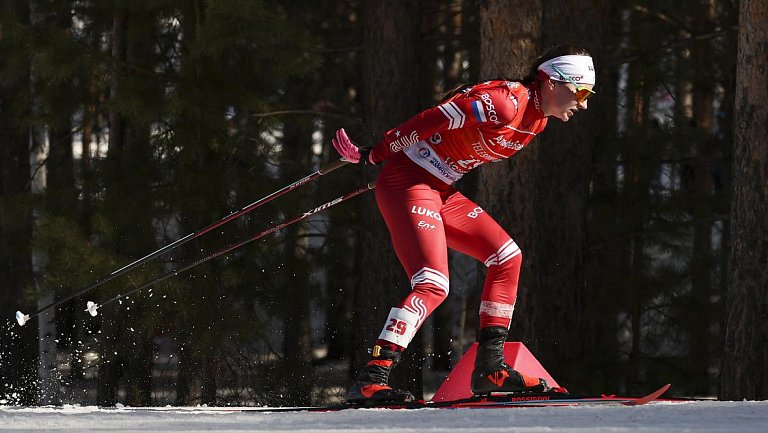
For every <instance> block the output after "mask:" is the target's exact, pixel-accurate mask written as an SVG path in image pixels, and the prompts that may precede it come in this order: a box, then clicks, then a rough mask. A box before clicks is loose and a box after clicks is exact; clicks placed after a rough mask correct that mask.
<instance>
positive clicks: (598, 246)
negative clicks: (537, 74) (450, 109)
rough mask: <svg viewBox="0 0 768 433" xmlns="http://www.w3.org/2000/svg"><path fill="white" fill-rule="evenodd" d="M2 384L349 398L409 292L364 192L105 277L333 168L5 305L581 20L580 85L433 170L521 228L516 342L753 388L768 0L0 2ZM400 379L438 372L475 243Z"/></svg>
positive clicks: (336, 185)
mask: <svg viewBox="0 0 768 433" xmlns="http://www.w3.org/2000/svg"><path fill="white" fill-rule="evenodd" d="M0 4H1V5H2V6H0V152H2V153H1V154H0V281H1V282H2V283H1V284H2V287H0V307H2V308H0V312H2V314H5V315H6V317H7V318H8V321H7V324H6V325H5V326H4V327H3V328H2V331H0V347H2V349H1V350H2V352H0V386H2V390H1V391H0V403H2V404H61V403H79V404H99V405H104V406H112V405H115V404H116V403H122V404H128V405H133V406H139V405H165V404H178V405H189V404H209V405H214V404H217V405H224V404H240V405H243V404H270V405H304V404H311V403H324V402H329V401H334V399H338V398H339V397H340V396H342V395H343V392H344V388H345V387H346V386H348V385H349V383H350V382H351V380H352V377H354V374H355V371H356V370H357V368H358V367H359V366H360V365H361V362H363V360H364V359H365V357H366V350H367V349H368V348H369V347H370V345H371V344H372V341H373V339H374V338H375V336H376V335H378V332H379V330H380V326H381V324H382V323H383V321H384V318H385V317H386V315H387V313H388V311H389V308H390V307H391V306H392V305H393V304H394V303H396V302H397V301H398V300H399V299H401V298H402V297H403V296H404V294H405V293H406V291H407V290H409V289H410V287H409V283H408V280H407V278H406V276H405V274H404V272H403V271H402V269H401V268H400V266H399V264H398V263H397V261H396V258H395V255H394V253H393V251H392V248H391V246H390V244H389V241H388V234H387V232H386V229H385V227H384V225H383V221H382V220H381V218H380V216H379V215H378V211H377V210H376V207H375V203H374V200H373V194H371V193H369V194H366V195H364V196H361V197H357V198H355V199H352V200H350V201H348V202H344V203H343V204H340V205H338V206H336V207H334V208H331V209H329V210H327V211H326V212H323V213H320V214H318V215H315V216H313V217H311V218H309V219H308V220H307V221H304V222H302V223H300V224H295V225H293V226H291V227H290V228H289V229H286V230H283V231H281V232H280V233H279V234H276V235H273V236H270V237H268V238H265V239H263V240H260V241H258V242H256V243H253V244H251V245H248V246H246V247H244V248H242V249H241V250H238V251H237V252H236V253H234V254H230V255H228V257H227V258H219V259H215V260H211V261H209V262H207V263H205V264H203V265H200V266H198V267H195V268H194V269H193V270H191V271H190V272H187V273H184V274H182V275H179V276H176V277H173V278H169V279H167V280H165V281H163V282H162V283H158V284H157V285H154V286H153V287H151V288H150V289H148V290H143V291H140V292H138V293H136V294H133V295H131V296H129V297H128V298H125V299H121V300H120V301H119V302H113V303H110V304H108V305H105V306H104V307H102V308H100V309H99V315H98V316H96V317H91V316H90V315H88V314H87V313H86V312H84V310H85V303H86V301H88V300H92V301H94V302H97V303H99V302H103V301H104V300H108V299H111V298H113V297H115V296H116V295H118V294H120V293H122V292H125V291H127V290H130V289H131V288H132V287H135V286H137V285H140V284H141V283H142V282H144V281H147V280H151V279H152V278H154V277H156V276H158V275H160V274H163V273H165V272H168V271H172V270H174V269H177V268H179V267H181V266H183V265H184V264H186V263H189V262H190V261H194V260H196V259H197V258H199V257H201V256H204V255H205V254H208V253H210V252H212V251H216V250H217V249H218V248H221V247H222V246H224V245H227V244H230V243H232V242H235V241H238V240H241V239H244V238H246V237H247V236H249V235H252V234H253V233H256V232H259V231H261V230H264V229H266V228H268V227H270V226H272V225H275V224H278V223H280V222H281V221H283V220H284V219H286V218H288V217H290V216H292V215H295V214H301V213H303V212H305V211H307V210H309V209H313V208H314V207H315V206H318V205H320V204H322V203H324V202H326V201H328V200H330V199H333V198H334V197H337V196H339V195H341V194H343V193H346V192H348V191H350V190H351V189H354V188H357V187H359V186H362V185H365V183H367V182H368V181H370V180H373V179H374V178H375V176H376V173H377V171H378V170H379V168H378V167H354V166H348V167H345V168H343V169H340V170H338V171H335V172H333V173H331V174H329V175H328V176H324V177H323V178H322V179H320V180H318V181H315V182H312V183H311V184H309V185H306V186H304V187H302V188H301V189H299V190H297V191H295V192H292V193H291V194H289V195H286V196H285V197H281V198H279V199H278V200H275V201H273V202H270V203H268V204H267V205H265V206H262V207H260V208H259V209H258V210H256V211H254V212H251V213H249V214H248V215H247V216H245V217H242V218H239V219H237V221H236V222H233V223H229V224H227V225H224V226H222V227H221V228H220V229H217V230H215V231H213V232H211V233H208V234H206V235H205V236H201V237H200V238H199V239H195V240H194V241H193V242H191V243H189V244H186V245H185V246H184V247H183V248H178V249H176V250H174V251H173V252H171V253H169V254H166V255H163V256H162V257H161V258H160V259H157V260H154V261H151V262H150V263H148V264H147V265H146V266H142V267H140V268H139V269H136V270H134V271H132V272H130V273H128V274H127V275H125V276H122V277H120V278H116V279H115V280H114V281H111V282H109V283H107V284H105V285H103V286H101V287H99V288H97V289H95V290H92V291H90V292H88V293H86V294H83V295H82V296H78V297H75V299H73V300H72V301H68V302H65V303H63V304H62V305H60V306H58V307H57V308H55V309H50V310H48V311H46V312H45V313H44V314H41V315H40V316H38V317H35V318H33V319H32V320H31V321H30V322H29V323H28V324H27V325H26V326H25V327H23V328H19V327H18V325H16V323H15V321H14V320H13V319H12V316H13V313H14V311H16V310H22V311H25V312H30V311H32V312H33V311H35V310H37V309H39V308H42V307H45V306H46V305H49V304H51V303H52V302H55V301H56V300H57V299H63V298H64V297H66V296H69V295H71V294H72V293H76V292H77V291H78V290H79V289H81V288H83V287H85V286H86V285H88V284H90V283H92V282H94V281H96V280H97V279H98V278H100V277H102V276H105V275H109V274H110V272H112V271H114V270H116V269H118V268H120V267H121V266H123V265H125V264H127V263H130V262H131V261H133V260H134V259H136V258H139V257H142V256H144V255H146V254H147V253H149V252H152V251H155V250H157V249H158V248H160V247H162V246H163V245H167V244H169V243H170V242H173V241H176V240H178V239H179V238H181V237H182V236H184V235H186V234H189V233H193V232H194V231H195V230H198V229H200V228H201V227H204V226H206V225H207V224H209V223H211V222H213V221H216V220H217V219H219V218H221V217H223V216H226V215H228V214H229V213H230V212H232V211H233V210H236V209H239V208H241V207H242V206H244V205H246V204H248V203H251V202H253V201H254V200H256V199H258V198H260V197H264V196H266V195H267V194H269V193H271V192H273V191H275V190H278V189H279V188H281V187H283V186H285V185H288V184H290V183H291V182H294V181H296V180H298V179H300V178H302V177H303V176H305V175H307V174H309V173H311V172H313V171H315V170H317V169H318V168H319V167H321V166H323V165H324V164H327V163H328V162H329V161H333V160H335V159H336V158H337V155H336V154H335V153H334V151H333V149H332V147H331V146H330V139H329V137H330V136H332V134H333V132H334V131H335V130H336V129H337V128H339V127H344V128H346V129H347V131H348V132H349V133H350V135H351V136H352V137H353V139H354V140H356V141H357V142H358V143H359V144H361V145H371V144H375V143H376V142H377V141H378V137H380V135H381V134H382V133H383V132H384V131H386V130H388V129H389V128H392V127H394V126H396V125H398V124H399V123H401V122H403V121H404V120H406V119H407V118H408V117H410V116H411V115H413V114H415V113H416V112H418V111H419V110H421V109H424V108H427V107H430V106H433V105H435V104H436V103H438V102H439V101H440V98H441V95H442V94H443V93H444V92H445V91H447V90H450V89H452V88H454V87H456V86H457V85H459V84H461V83H471V82H477V81H482V80H486V79H491V78H505V79H516V78H521V77H522V76H523V75H525V72H526V68H527V66H528V65H529V64H530V63H531V62H532V61H533V60H534V59H535V58H536V56H537V55H538V53H540V52H541V51H543V50H544V49H546V48H547V47H550V46H552V45H556V44H563V43H568V44H575V45H579V46H584V47H587V48H588V49H589V50H590V51H591V52H592V53H593V57H594V59H595V64H596V68H597V76H598V84H597V87H596V91H597V95H596V96H595V97H594V98H593V99H590V101H589V110H588V111H586V112H584V113H579V115H577V116H576V117H575V118H574V119H572V120H571V121H570V122H568V124H567V125H565V124H561V123H560V122H557V121H553V122H551V125H550V126H549V127H548V128H547V131H546V132H545V133H543V134H542V135H541V136H540V137H538V138H537V139H536V140H535V141H534V142H533V144H531V145H530V146H529V147H528V148H526V150H525V151H523V152H520V154H518V155H516V156H515V157H514V158H512V159H511V160H510V161H505V162H503V163H500V164H493V165H488V166H484V167H482V168H481V169H479V170H476V171H475V172H473V173H472V174H471V175H469V176H466V177H465V179H463V180H462V181H461V182H460V183H459V184H458V185H457V187H458V188H459V189H460V190H461V191H462V192H464V193H465V194H466V195H468V196H469V197H471V198H473V199H474V200H475V201H476V202H477V203H478V204H480V205H481V206H482V207H483V208H484V209H485V210H486V211H488V212H489V213H490V214H491V215H493V216H494V217H495V218H496V219H497V220H498V221H499V222H500V223H501V224H502V225H503V226H504V227H505V228H506V229H507V230H508V231H509V233H510V234H511V235H512V236H513V238H514V239H515V240H516V241H517V243H518V244H519V245H521V247H522V249H523V251H524V257H525V259H524V266H523V271H522V275H521V285H520V291H519V297H518V303H517V306H516V309H515V317H514V319H513V322H512V329H511V335H510V339H511V340H516V341H522V342H524V343H525V344H526V345H527V346H528V347H529V348H530V349H531V351H532V352H533V353H534V354H535V355H536V356H537V357H538V358H539V360H540V361H541V362H542V363H543V365H544V366H545V367H547V369H548V370H549V371H550V373H551V374H552V375H553V376H554V377H556V378H557V380H558V381H559V382H560V383H561V384H563V385H565V386H567V387H568V388H570V389H571V390H576V391H582V392H604V391H610V392H617V393H638V392H642V391H645V390H648V389H649V388H652V387H655V386H656V385H659V384H662V383H667V382H672V383H674V388H673V392H674V393H675V394H676V395H681V396H719V397H720V398H724V399H742V398H757V399H765V398H768V321H767V320H766V317H768V302H767V301H766V299H768V275H767V274H768V272H766V269H765V265H766V263H768V245H767V243H768V226H767V225H768V200H767V199H768V191H766V188H765V185H767V184H768V176H767V175H768V150H766V146H765V139H766V137H768V129H767V128H768V126H766V125H768V114H767V113H768V112H767V111H766V107H765V104H764V101H765V100H766V97H768V90H766V80H765V71H766V70H768V60H766V56H765V52H766V50H768V32H767V30H766V26H768V6H766V2H765V1H748V0H742V1H722V0H681V1H677V2H667V1H656V0H645V1H627V0H617V1H610V2H603V1H586V0H565V1H560V0H558V1H555V0H526V1H516V2H509V1H499V0H466V1H434V0H422V1H405V0H390V1H375V0H346V1H303V0H293V1H289V0H282V1H280V0H228V1H223V0H208V1H204V0H130V1H129V0H98V1H95V0H26V1H22V0H3V1H2V3H0ZM451 263H452V273H451V295H450V296H449V298H448V300H447V301H446V302H445V303H444V304H443V305H442V306H441V307H440V308H439V309H438V310H437V311H436V312H435V314H434V315H433V317H432V318H430V320H429V321H428V322H427V324H426V325H425V326H424V327H423V329H422V330H421V331H420V333H419V337H418V338H417V339H415V340H414V343H412V345H411V347H410V348H409V350H408V351H407V352H406V353H407V356H406V360H405V362H404V364H405V365H402V366H401V367H399V368H398V370H397V373H396V377H395V383H396V384H399V385H401V386H406V387H408V388H409V389H411V390H412V391H413V392H414V393H415V394H417V395H419V396H421V395H424V393H426V394H427V395H428V394H429V393H430V392H432V391H434V389H435V387H436V384H437V383H439V381H440V380H441V379H442V378H444V377H445V375H446V374H447V372H448V371H449V370H450V368H451V366H452V365H454V364H455V362H456V361H457V359H458V358H459V357H460V356H461V354H462V353H463V352H464V350H465V349H466V348H467V345H468V344H470V343H471V342H473V341H474V338H475V332H476V330H477V309H478V303H479V291H480V289H481V287H482V280H483V272H484V271H483V269H482V267H481V266H482V264H479V263H475V262H473V261H472V260H471V259H467V258H466V257H463V256H460V255H451Z"/></svg>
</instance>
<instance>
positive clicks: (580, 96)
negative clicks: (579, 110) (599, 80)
mask: <svg viewBox="0 0 768 433" xmlns="http://www.w3.org/2000/svg"><path fill="white" fill-rule="evenodd" d="M590 96H592V92H590V91H589V90H587V89H579V90H577V91H576V101H578V102H579V103H582V102H584V101H586V100H587V98H589V97H590Z"/></svg>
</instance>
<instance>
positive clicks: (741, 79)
mask: <svg viewBox="0 0 768 433" xmlns="http://www.w3.org/2000/svg"><path fill="white" fill-rule="evenodd" d="M739 8H740V9H739V47H738V54H737V61H736V67H737V73H736V74H737V79H736V82H737V88H736V101H735V107H734V108H735V114H736V118H735V121H734V125H735V126H734V149H733V159H734V171H733V197H732V200H733V201H732V205H731V254H730V258H729V267H730V272H729V278H728V281H729V282H728V288H727V293H726V306H725V309H726V319H725V344H724V345H723V358H722V366H721V372H722V373H721V377H720V393H719V397H720V398H721V399H725V400H742V399H750V400H763V399H766V398H768V344H766V341H768V327H766V322H765V317H766V316H768V303H766V299H768V272H766V270H765V264H766V263H768V188H766V185H768V148H766V146H765V142H764V141H765V137H766V136H768V107H766V105H765V96H766V95H768V84H767V83H766V80H765V71H766V70H768V58H766V56H765V47H766V46H768V27H766V25H765V23H766V22H768V3H767V2H765V1H754V0H741V2H740V5H739Z"/></svg>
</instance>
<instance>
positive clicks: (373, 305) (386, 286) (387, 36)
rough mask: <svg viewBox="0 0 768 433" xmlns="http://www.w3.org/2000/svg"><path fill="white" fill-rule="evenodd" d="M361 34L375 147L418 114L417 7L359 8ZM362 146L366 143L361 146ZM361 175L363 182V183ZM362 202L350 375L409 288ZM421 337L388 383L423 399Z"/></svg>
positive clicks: (368, 1) (369, 1) (370, 206)
mask: <svg viewBox="0 0 768 433" xmlns="http://www.w3.org/2000/svg"><path fill="white" fill-rule="evenodd" d="M360 12H361V15H362V23H363V24H362V25H363V29H364V34H363V47H364V48H363V49H364V51H363V62H362V64H363V74H364V78H363V82H364V84H363V100H364V106H365V108H364V110H365V118H366V120H367V123H368V126H369V127H370V128H371V130H372V132H373V134H374V137H375V138H374V140H373V141H374V142H376V141H378V140H379V138H380V137H381V134H383V133H384V132H385V131H387V130H389V129H390V128H393V127H395V126H396V125H398V124H400V123H402V122H404V121H405V120H407V119H408V118H409V117H410V116H412V115H414V114H416V113H417V111H418V109H419V106H418V95H419V92H418V89H417V87H416V86H417V84H418V82H419V80H418V64H419V63H418V47H419V44H420V24H421V7H420V5H419V4H418V2H412V1H408V0H394V1H389V2H381V1H376V0H365V1H363V2H362V3H361V11H360ZM360 141H365V140H360ZM371 176H372V173H371V171H366V173H365V178H364V180H363V181H366V182H367V181H368V179H370V177H371ZM361 201H363V202H364V209H363V212H362V221H361V226H360V227H361V242H360V245H361V249H360V256H359V266H360V272H358V275H360V281H359V283H358V284H359V286H358V288H357V289H358V290H357V293H356V295H355V303H356V308H355V311H356V323H357V324H359V326H356V329H358V330H359V334H358V335H357V336H356V337H355V341H356V344H355V346H356V347H357V350H358V351H357V353H356V357H355V361H356V362H355V363H354V364H353V374H354V370H356V368H357V367H358V366H359V365H360V364H361V363H364V362H366V361H367V359H368V357H369V355H368V353H367V351H368V350H369V349H370V347H371V346H372V345H373V342H374V341H375V340H376V337H378V335H379V332H380V331H381V328H382V326H383V325H384V321H385V319H386V318H387V315H388V314H389V310H390V309H391V308H392V307H393V306H395V305H396V304H397V303H398V302H399V301H400V300H402V298H404V297H405V296H406V295H407V294H408V292H409V290H410V284H409V282H408V279H407V277H406V274H405V272H404V271H403V269H402V268H401V267H400V265H399V263H398V261H397V259H396V257H395V254H394V250H393V248H392V246H391V244H390V242H389V233H388V232H387V229H386V227H385V225H384V222H383V220H382V218H381V216H380V215H379V211H378V208H377V206H376V202H375V199H374V196H373V194H367V195H366V196H365V197H363V198H361ZM420 340H421V334H417V336H416V338H414V340H413V342H411V345H410V346H409V348H408V350H407V351H406V353H405V354H404V356H403V360H402V361H401V364H400V365H399V367H398V368H397V369H395V370H394V373H393V375H392V381H391V383H392V384H393V385H394V386H397V387H402V388H406V389H408V390H410V391H411V392H412V393H413V394H414V395H417V396H421V394H422V378H421V373H422V368H421V366H422V359H421V357H422V356H421V350H422V348H421V344H420Z"/></svg>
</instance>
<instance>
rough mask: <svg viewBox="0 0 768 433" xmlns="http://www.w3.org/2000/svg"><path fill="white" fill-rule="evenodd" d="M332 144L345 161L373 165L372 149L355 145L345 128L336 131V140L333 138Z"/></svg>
mask: <svg viewBox="0 0 768 433" xmlns="http://www.w3.org/2000/svg"><path fill="white" fill-rule="evenodd" d="M331 143H333V147H334V148H335V149H336V151H337V152H339V154H340V155H341V157H342V158H343V159H344V160H346V161H349V162H351V163H353V164H371V161H370V153H371V149H370V148H368V147H357V146H356V145H355V143H353V142H352V140H350V139H349V137H348V136H347V133H346V132H345V131H344V128H341V129H339V130H338V131H336V138H332V139H331Z"/></svg>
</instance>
